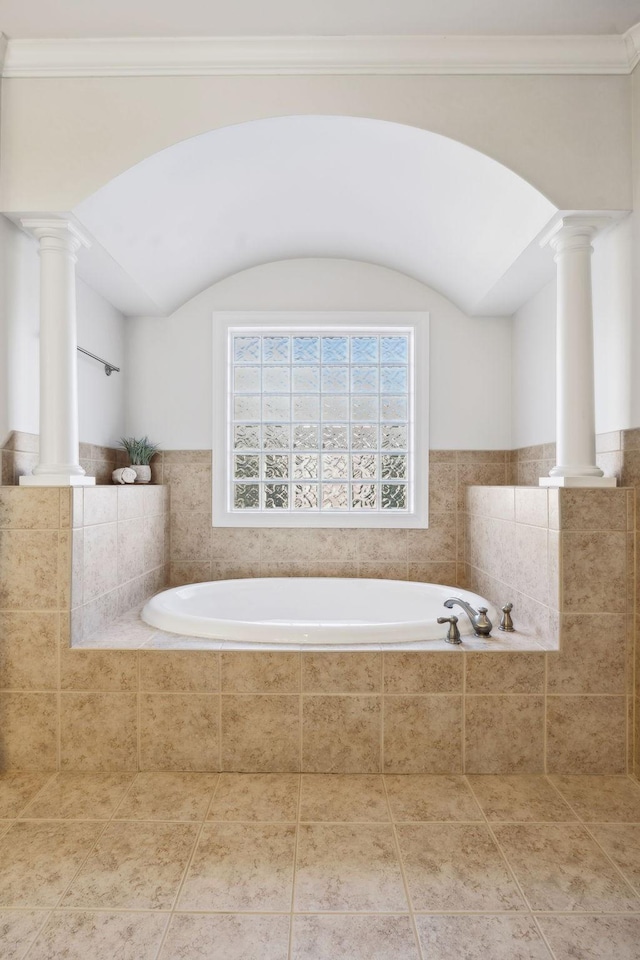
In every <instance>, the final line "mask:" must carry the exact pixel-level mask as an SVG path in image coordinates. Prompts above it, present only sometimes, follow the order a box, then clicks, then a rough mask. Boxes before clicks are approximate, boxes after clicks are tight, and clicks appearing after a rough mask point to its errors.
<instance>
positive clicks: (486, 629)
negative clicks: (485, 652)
mask: <svg viewBox="0 0 640 960" xmlns="http://www.w3.org/2000/svg"><path fill="white" fill-rule="evenodd" d="M455 604H457V605H458V606H459V607H462V609H463V610H464V612H465V613H466V615H467V616H468V617H469V620H470V622H471V626H472V627H473V632H474V633H475V635H476V637H490V636H491V628H492V627H493V624H492V623H491V620H489V617H488V616H487V609H488V608H487V607H478V609H477V610H474V609H473V607H472V606H471V605H470V604H468V603H467V601H466V600H461V599H460V597H449V599H448V600H445V602H444V605H445V607H446V608H447V609H448V610H453V607H454V605H455Z"/></svg>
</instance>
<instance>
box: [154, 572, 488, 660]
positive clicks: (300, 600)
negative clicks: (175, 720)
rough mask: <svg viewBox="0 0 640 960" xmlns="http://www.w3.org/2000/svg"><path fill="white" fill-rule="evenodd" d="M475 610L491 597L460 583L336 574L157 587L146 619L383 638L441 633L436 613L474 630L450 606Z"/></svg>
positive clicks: (198, 630) (312, 640)
mask: <svg viewBox="0 0 640 960" xmlns="http://www.w3.org/2000/svg"><path fill="white" fill-rule="evenodd" d="M453 596H457V597H461V598H462V599H463V600H467V601H468V602H469V603H470V604H471V605H472V606H473V607H474V608H475V609H477V608H478V606H485V607H488V608H489V618H490V619H491V620H492V622H493V623H494V625H497V623H496V620H497V617H496V611H495V609H494V608H493V607H491V605H490V604H489V603H488V601H486V600H483V598H482V597H479V596H478V595H477V594H475V593H469V591H467V590H461V589H460V588H459V587H443V586H439V585H436V584H433V583H409V582H407V581H404V580H364V579H362V580H359V579H346V578H345V579H338V578H331V577H322V578H311V577H309V578H307V577H289V578H282V579H276V578H273V579H271V578H269V579H258V578H256V579H247V580H217V581H213V582H211V583H192V584H190V585H188V586H185V587H174V588H173V589H171V590H164V591H163V592H162V593H158V594H156V596H155V597H152V598H151V599H150V600H149V601H148V602H147V603H146V605H145V606H144V608H143V610H142V614H141V616H142V619H143V620H144V621H145V623H147V624H149V625H150V626H152V627H157V628H158V629H159V630H164V631H167V632H168V633H177V634H181V635H183V636H190V637H206V638H209V639H220V640H231V641H236V642H254V643H278V644H282V643H285V644H287V643H290V644H296V645H298V644H310V645H311V644H344V645H351V644H371V643H374V644H377V643H385V644H387V643H389V644H393V643H403V642H404V643H406V642H412V641H416V640H441V639H442V638H443V637H444V636H445V634H446V625H444V626H443V625H442V624H438V623H437V622H436V621H437V618H438V617H441V616H450V615H451V613H455V614H456V615H457V616H459V623H458V627H459V629H460V632H461V633H462V634H463V635H464V634H471V633H472V632H473V631H472V629H471V625H470V623H469V620H468V618H467V616H466V614H465V613H464V612H463V611H462V610H460V608H459V607H457V608H456V609H455V610H452V611H450V610H447V609H446V608H445V607H444V605H443V604H444V601H445V600H446V599H447V598H448V597H453Z"/></svg>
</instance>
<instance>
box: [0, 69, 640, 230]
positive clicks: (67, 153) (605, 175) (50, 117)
mask: <svg viewBox="0 0 640 960" xmlns="http://www.w3.org/2000/svg"><path fill="white" fill-rule="evenodd" d="M630 94H631V83H630V78H629V77H616V76H428V77H404V76H389V77H365V76H327V77H321V76H304V77H276V76H271V77H250V76H245V77H117V78H108V77H93V78H86V77H78V78H71V77H65V78H54V79H11V80H5V81H4V89H3V113H2V156H1V161H2V170H3V174H2V191H1V198H0V204H1V206H0V209H3V210H14V211H25V210H49V211H53V210H71V209H73V207H74V206H75V205H76V204H77V203H78V202H79V201H81V200H83V199H85V198H86V197H87V196H89V195H90V194H92V193H93V192H94V191H95V190H96V189H98V188H99V187H101V186H102V185H104V184H105V183H107V182H108V181H109V180H111V179H112V178H113V177H115V176H117V175H118V174H119V173H122V171H123V170H126V169H127V168H128V167H130V166H132V165H133V164H134V163H137V162H139V161H140V160H142V159H144V158H145V157H148V156H150V155H151V154H153V153H156V152H157V151H158V150H161V149H163V148H164V147H167V146H170V145H171V144H173V143H176V142H178V141H180V140H184V139H186V138H188V137H193V136H195V135H196V134H200V133H204V132H206V131H209V130H214V129H216V128H218V127H221V126H225V125H228V124H236V123H242V122H244V121H247V120H255V119H261V118H265V117H282V116H297V115H311V114H315V115H324V116H352V117H353V116H356V117H371V118H373V119H380V120H391V121H395V122H397V123H406V124H409V125H411V126H416V127H420V128H422V129H426V130H432V131H434V133H441V134H444V135H445V136H448V137H452V138H453V139H456V140H460V141H461V142H462V143H466V144H468V145H469V146H471V147H475V148H476V149H478V150H480V151H481V152H482V153H486V154H487V155H488V156H490V157H493V158H494V159H496V160H498V161H500V162H501V163H504V164H505V165H506V166H507V167H509V168H510V169H512V170H514V171H515V172H516V173H518V174H520V176H522V177H524V178H525V180H528V181H529V182H530V183H532V184H533V185H534V186H535V187H537V188H538V189H539V190H540V191H541V192H542V193H544V194H545V196H547V197H548V198H549V199H550V200H551V201H552V202H553V203H554V204H555V205H556V206H557V207H559V208H563V209H585V208H586V209H628V208H629V206H630V202H631V154H630V138H629V104H630ZM44 158H46V160H45V159H44Z"/></svg>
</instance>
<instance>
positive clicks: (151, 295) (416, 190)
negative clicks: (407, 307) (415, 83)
mask: <svg viewBox="0 0 640 960" xmlns="http://www.w3.org/2000/svg"><path fill="white" fill-rule="evenodd" d="M73 213H74V215H75V217H76V218H77V220H78V221H79V223H80V224H81V225H83V226H84V227H85V228H86V230H87V231H88V232H89V233H90V234H91V235H92V237H93V238H94V240H95V241H96V242H97V244H98V245H99V247H100V250H101V252H102V254H103V257H105V258H106V259H108V260H109V261H110V263H111V271H109V270H106V269H105V270H102V272H101V278H92V277H91V275H89V276H88V279H89V280H93V281H94V285H99V284H100V283H102V284H104V283H105V282H106V279H105V278H107V277H108V276H111V278H112V281H113V282H112V284H111V286H110V287H108V288H107V289H104V287H103V292H104V293H105V294H106V295H107V296H108V297H109V299H111V300H112V301H113V302H114V303H116V304H117V305H118V306H120V308H121V309H123V310H124V312H126V313H166V312H171V311H173V310H174V309H175V308H176V307H178V306H179V305H181V304H182V303H184V302H185V301H186V300H188V299H190V298H191V297H193V296H195V295H196V294H197V293H199V292H200V291H201V290H203V289H205V288H206V287H208V286H210V285H211V284H212V283H215V282H216V281H218V280H221V279H223V278H224V277H227V276H230V275H231V274H234V273H237V272H239V271H241V270H244V269H247V268H248V267H252V266H255V265H257V264H261V263H266V262H270V261H274V260H284V259H290V258H295V257H333V258H344V259H353V260H364V261H368V262H371V263H376V264H380V265H383V266H386V267H389V268H392V269H395V270H398V271H401V272H403V273H405V274H407V275H409V276H411V277H414V278H415V279H417V280H420V281H421V282H423V283H425V284H427V285H428V286H431V287H434V288H435V289H437V290H439V291H440V292H441V293H443V294H444V295H445V296H447V297H448V298H449V299H450V300H452V301H453V302H454V303H456V304H458V305H459V306H460V307H461V308H462V309H463V310H465V311H466V312H467V313H470V314H485V315H486V314H495V313H511V312H513V310H515V309H516V308H517V306H519V304H520V302H522V301H523V300H524V299H526V298H527V296H529V295H530V294H531V293H532V292H534V290H535V289H537V286H538V285H539V283H540V276H539V275H538V274H537V273H536V270H535V269H531V263H529V264H528V267H527V269H526V270H525V271H524V274H525V275H526V278H527V279H526V281H525V280H523V279H522V278H520V276H519V274H518V275H517V276H516V277H515V280H513V281H512V282H511V283H509V281H508V277H509V275H510V270H511V271H512V270H513V269H515V270H516V274H517V264H518V263H519V262H521V260H522V258H523V257H526V255H527V251H529V256H531V255H533V256H537V257H540V256H541V254H540V252H539V250H537V244H535V240H536V237H537V236H538V235H539V234H540V232H541V231H542V230H543V228H544V227H545V225H546V224H547V223H548V222H549V220H550V218H551V217H552V216H553V215H554V214H555V213H556V208H555V207H554V206H553V204H552V203H550V202H549V201H548V200H547V199H546V198H545V197H543V196H542V194H540V193H539V192H538V191H537V190H536V189H535V188H534V187H532V186H531V185H530V184H528V183H526V182H525V181H524V180H522V179H521V178H520V177H518V176H517V175H516V174H515V173H513V172H512V171H510V170H508V169H506V168H505V167H504V166H502V165H501V164H499V163H497V162H496V161H495V160H493V159H490V158H489V157H486V156H484V155H483V154H481V153H479V152H478V151H476V150H473V149H471V148H470V147H468V146H465V145H463V144H461V143H458V142H456V141H454V140H451V139H449V138H447V137H443V136H440V135H438V134H434V133H430V132H427V131H424V130H418V129H416V128H414V127H408V126H404V125H401V124H395V123H386V122H382V121H375V120H367V119H358V118H353V117H313V116H312V117H284V118H276V119H270V120H260V121H255V122H252V123H243V124H238V125H236V126H230V127H225V128H222V129H219V130H215V131H212V132H210V133H207V134H203V135H201V136H198V137H195V138H193V139H191V140H186V141H184V142H182V143H178V144H176V145H174V146H172V147H169V148H168V149H166V150H163V151H161V152H159V153H157V154H155V155H154V156H152V157H149V158H148V159H146V160H144V161H143V162H142V163H140V164H138V165H136V166H135V167H133V168H131V169H130V170H128V171H126V172H125V173H123V174H121V175H120V176H118V177H116V178H115V179H114V180H113V181H111V183H108V184H106V185H105V186H104V187H102V188H101V189H100V190H98V191H97V192H96V193H95V194H94V195H93V196H91V197H89V198H88V199H86V200H85V201H84V202H82V203H81V204H79V206H77V207H76V208H75V210H74V211H73ZM531 251H533V254H532V253H531ZM86 262H87V263H88V262H89V261H88V259H87V261H86ZM544 262H545V263H547V262H548V264H551V258H550V255H548V251H545V255H544ZM514 264H515V265H516V267H515V268H514ZM116 265H117V275H116ZM103 266H104V264H103ZM534 267H535V264H534ZM79 268H80V271H81V273H82V272H83V269H84V270H86V269H90V268H87V267H86V264H85V266H84V267H83V261H82V260H81V262H80V264H79ZM521 273H522V271H521ZM505 278H507V279H505ZM96 280H97V284H96ZM530 287H531V288H530Z"/></svg>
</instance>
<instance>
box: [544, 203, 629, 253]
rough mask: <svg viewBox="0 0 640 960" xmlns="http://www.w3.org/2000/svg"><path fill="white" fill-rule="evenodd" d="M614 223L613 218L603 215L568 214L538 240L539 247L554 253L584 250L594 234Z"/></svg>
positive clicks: (560, 218) (559, 218)
mask: <svg viewBox="0 0 640 960" xmlns="http://www.w3.org/2000/svg"><path fill="white" fill-rule="evenodd" d="M615 222H616V218H615V217H613V216H611V215H609V214H604V213H569V214H566V216H561V217H558V219H557V220H556V221H555V222H554V224H553V226H552V227H551V229H550V230H548V231H547V232H546V233H545V235H544V236H543V237H542V239H541V240H540V246H541V247H546V246H550V247H551V248H552V249H553V250H555V251H556V253H558V252H561V251H562V250H564V249H567V248H568V247H572V248H574V249H576V248H580V247H582V248H583V249H586V248H588V247H590V246H591V241H592V240H593V238H594V237H595V236H596V234H598V233H600V231H601V230H605V229H606V228H607V227H610V226H612V225H613V224H614V223H615Z"/></svg>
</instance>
